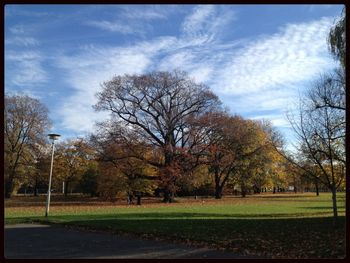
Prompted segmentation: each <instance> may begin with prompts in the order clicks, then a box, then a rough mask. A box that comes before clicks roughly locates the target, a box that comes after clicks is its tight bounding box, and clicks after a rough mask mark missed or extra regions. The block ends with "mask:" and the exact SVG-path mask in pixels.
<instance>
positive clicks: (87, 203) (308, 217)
mask: <svg viewBox="0 0 350 263" xmlns="http://www.w3.org/2000/svg"><path fill="white" fill-rule="evenodd" d="M40 198H42V199H40ZM25 200H26V201H24V200H23V198H22V199H21V198H19V199H17V200H16V199H13V200H10V201H7V202H5V223H7V224H14V223H24V222H33V221H34V222H41V223H49V224H60V225H65V226H67V227H74V228H77V227H79V228H80V229H89V230H100V231H107V232H110V233H115V234H119V235H120V234H123V235H124V234H127V235H129V236H131V237H133V238H142V239H150V240H163V241H164V240H165V241H167V242H168V241H171V242H174V241H176V242H179V243H182V244H187V245H191V246H193V245H195V246H199V247H210V248H212V249H220V250H225V251H227V252H230V253H234V254H235V255H237V256H242V257H243V256H250V257H267V258H342V257H344V256H345V216H344V215H345V195H344V194H343V193H340V194H339V195H338V206H339V215H340V216H339V218H338V219H337V221H334V220H333V218H332V206H331V205H332V202H331V195H330V194H329V193H321V195H320V196H316V195H315V194H313V193H307V194H275V195H273V194H261V195H254V196H248V197H247V198H241V197H225V198H224V199H222V200H215V199H212V198H208V199H197V200H195V199H194V198H178V199H177V203H173V204H162V203H160V200H159V199H148V200H145V202H144V204H143V205H141V206H136V205H134V206H128V205H126V204H125V203H124V201H122V202H121V203H116V204H112V203H107V202H99V201H97V200H95V199H85V200H83V201H79V200H80V199H79V198H78V197H76V198H75V197H71V198H70V199H69V200H68V201H69V202H64V201H62V200H59V197H57V198H56V200H55V198H53V199H52V201H53V202H52V205H51V208H50V216H49V218H48V219H45V217H44V216H43V215H44V212H45V206H44V204H45V201H44V198H43V197H39V199H35V198H25Z"/></svg>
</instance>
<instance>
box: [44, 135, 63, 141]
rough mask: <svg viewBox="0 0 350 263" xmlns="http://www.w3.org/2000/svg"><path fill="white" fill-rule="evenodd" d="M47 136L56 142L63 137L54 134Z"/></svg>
mask: <svg viewBox="0 0 350 263" xmlns="http://www.w3.org/2000/svg"><path fill="white" fill-rule="evenodd" d="M47 136H49V139H50V140H53V141H55V140H58V138H59V137H60V136H61V135H59V134H54V133H50V134H48V135H47Z"/></svg>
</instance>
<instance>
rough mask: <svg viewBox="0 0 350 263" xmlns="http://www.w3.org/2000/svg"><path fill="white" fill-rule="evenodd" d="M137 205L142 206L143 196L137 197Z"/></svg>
mask: <svg viewBox="0 0 350 263" xmlns="http://www.w3.org/2000/svg"><path fill="white" fill-rule="evenodd" d="M137 205H141V195H137Z"/></svg>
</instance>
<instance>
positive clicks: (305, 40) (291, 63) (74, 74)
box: [57, 5, 333, 132]
mask: <svg viewBox="0 0 350 263" xmlns="http://www.w3.org/2000/svg"><path fill="white" fill-rule="evenodd" d="M131 16H132V15H130V17H131ZM149 16H150V17H151V16H152V15H149ZM150 19H151V18H150ZM154 19H156V15H154ZM159 19H161V17H159ZM232 19H235V15H234V13H233V12H228V11H225V8H224V7H222V8H218V7H216V6H212V5H211V6H207V5H205V6H199V7H196V8H195V9H194V11H193V12H192V13H191V14H190V15H189V16H188V17H187V18H185V20H184V22H183V24H182V28H181V29H182V30H183V31H182V32H183V34H182V35H180V37H178V38H176V37H173V36H164V37H159V38H156V39H151V40H148V41H143V42H138V43H136V44H133V45H131V46H126V47H110V46H107V47H106V46H85V47H84V48H82V49H81V50H80V52H79V53H77V54H76V55H74V56H71V55H69V56H68V55H65V54H62V55H60V56H58V58H57V64H58V66H59V67H60V68H62V69H64V70H66V72H67V74H68V77H67V79H66V81H67V83H68V84H69V86H70V87H71V88H72V90H73V91H74V95H73V96H71V97H69V98H67V99H66V101H65V103H64V105H63V106H62V107H61V108H62V111H61V112H60V113H59V114H61V117H62V125H63V126H64V127H66V128H69V129H71V130H75V131H79V132H83V131H87V130H88V131H91V129H92V127H93V124H94V122H95V121H97V120H101V119H103V118H106V117H107V114H106V113H96V112H94V111H93V109H92V107H91V105H93V104H95V103H96V97H95V93H96V92H97V91H99V90H100V84H101V83H102V82H103V81H106V80H109V79H111V77H112V76H114V75H122V74H125V73H128V74H134V73H135V74H140V73H143V72H147V71H151V70H173V69H181V70H185V71H187V72H188V73H189V75H190V76H191V77H193V78H195V80H196V81H198V82H205V83H206V84H208V85H210V86H211V87H212V89H213V90H214V92H215V93H217V94H219V97H221V98H222V99H223V101H224V103H225V104H226V105H228V106H230V108H231V109H232V110H233V111H234V112H236V113H239V114H243V115H247V114H248V113H249V116H253V117H252V118H261V117H263V118H269V119H271V120H272V122H273V124H274V125H276V126H279V127H287V126H288V125H287V123H286V121H285V119H284V111H285V110H286V105H288V103H289V101H290V98H291V97H296V96H297V95H296V90H297V87H298V85H300V84H302V83H303V84H305V81H308V80H309V79H311V78H313V77H315V76H317V74H318V73H320V72H321V71H322V70H324V69H327V68H329V67H330V66H332V61H331V59H330V57H329V55H328V51H327V47H326V34H327V32H328V29H329V26H330V25H331V23H332V21H333V20H332V19H330V18H323V19H321V20H318V21H311V22H308V23H300V24H288V25H286V26H284V27H281V28H280V30H279V32H277V33H275V34H273V35H270V36H266V35H265V36H264V37H260V38H259V37H258V39H256V40H254V41H253V40H250V41H247V40H237V41H232V42H231V43H220V38H214V37H213V36H217V35H219V33H220V32H221V31H223V29H224V28H225V25H227V23H228V22H229V21H232ZM104 25H105V26H106V28H107V27H108V26H112V25H110V24H108V23H106V24H104ZM116 28H117V27H116ZM115 30H117V29H115ZM118 30H119V29H118ZM124 30H126V31H127V30H129V29H127V27H126V29H124ZM130 30H131V29H130ZM130 32H131V31H130ZM261 112H269V113H265V114H262V113H261ZM78 116H84V117H83V118H81V117H78Z"/></svg>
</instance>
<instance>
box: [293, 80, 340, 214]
mask: <svg viewBox="0 0 350 263" xmlns="http://www.w3.org/2000/svg"><path fill="white" fill-rule="evenodd" d="M323 83H324V85H327V81H326V82H323ZM314 88H315V90H313V91H314V92H312V93H310V92H309V94H313V95H315V97H313V96H306V97H305V98H303V100H300V103H299V108H298V110H297V115H293V114H289V116H288V119H289V121H290V123H291V125H292V128H293V130H294V132H295V133H296V135H297V136H298V140H299V152H300V153H301V154H302V155H301V157H303V158H301V162H299V166H300V167H302V168H303V169H304V170H306V171H307V172H308V174H309V175H311V176H313V177H314V178H315V179H317V180H319V181H320V182H321V183H322V184H324V185H325V186H327V187H328V189H329V190H330V191H331V192H332V200H333V215H334V217H337V215H338V212H337V203H336V192H337V189H338V188H339V186H340V185H341V183H342V182H343V180H344V177H345V173H344V171H345V161H346V160H345V111H344V110H343V109H341V108H340V107H332V106H328V105H327V104H325V105H323V106H322V107H317V106H315V103H314V102H315V101H318V100H323V101H334V102H337V98H334V96H338V94H337V93H333V92H328V91H329V90H328V89H327V88H325V87H319V86H317V85H316V86H314ZM333 95H334V96H333ZM344 106H345V102H344Z"/></svg>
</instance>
